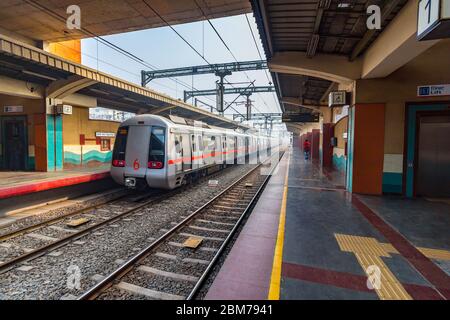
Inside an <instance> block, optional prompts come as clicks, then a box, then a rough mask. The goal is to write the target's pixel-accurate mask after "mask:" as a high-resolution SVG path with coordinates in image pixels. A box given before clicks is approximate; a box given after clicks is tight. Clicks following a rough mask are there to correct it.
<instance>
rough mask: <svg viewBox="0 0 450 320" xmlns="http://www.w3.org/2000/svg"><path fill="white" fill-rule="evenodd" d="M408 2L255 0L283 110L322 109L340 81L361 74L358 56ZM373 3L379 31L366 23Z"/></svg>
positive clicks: (256, 12) (354, 77) (350, 79)
mask: <svg viewBox="0 0 450 320" xmlns="http://www.w3.org/2000/svg"><path fill="white" fill-rule="evenodd" d="M407 2H408V1H407V0H392V1H383V0H359V1H356V0H348V1H341V0H308V1H306V0H300V1H284V0H251V3H252V8H253V11H254V13H255V17H256V21H257V25H258V30H259V33H260V36H261V40H262V43H263V46H264V50H265V53H266V56H267V59H268V62H269V70H270V71H271V73H272V77H273V79H274V84H275V87H276V90H277V94H278V97H279V100H280V102H281V106H282V110H283V112H318V109H319V107H320V106H326V105H327V102H328V93H329V92H330V91H331V90H333V89H335V88H337V85H338V84H346V83H351V82H352V81H353V80H356V79H360V78H362V72H361V70H362V69H364V66H363V62H362V61H361V59H360V57H361V56H362V55H363V54H364V53H365V52H366V51H367V50H368V48H370V47H371V46H372V44H373V43H374V42H375V41H376V40H377V38H378V37H379V36H380V34H381V33H382V32H383V31H384V30H386V27H387V26H388V25H389V24H390V23H391V21H393V19H394V18H396V16H397V15H398V13H399V12H400V11H401V10H402V9H403V7H404V6H405V4H406V3H407ZM411 2H414V1H411ZM370 5H378V6H379V7H380V9H381V20H382V21H381V22H382V29H381V30H369V29H367V27H366V22H367V18H368V16H369V15H368V14H367V8H368V7H369V6H370ZM408 19H409V20H411V19H410V17H408ZM398 42H399V43H401V42H402V41H400V40H399V41H398ZM289 126H291V127H292V125H290V124H289V125H288V127H289ZM292 128H293V129H294V130H295V127H292Z"/></svg>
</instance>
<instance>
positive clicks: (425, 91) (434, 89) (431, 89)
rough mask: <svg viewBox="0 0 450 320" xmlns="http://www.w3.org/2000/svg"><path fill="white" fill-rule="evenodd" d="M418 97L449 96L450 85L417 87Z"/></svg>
mask: <svg viewBox="0 0 450 320" xmlns="http://www.w3.org/2000/svg"><path fill="white" fill-rule="evenodd" d="M417 96H418V97H440V96H441V97H442V96H450V84H441V85H432V86H420V87H417Z"/></svg>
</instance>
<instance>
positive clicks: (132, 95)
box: [0, 35, 249, 130]
mask: <svg viewBox="0 0 450 320" xmlns="http://www.w3.org/2000/svg"><path fill="white" fill-rule="evenodd" d="M2 76H3V77H4V78H5V77H6V78H7V79H15V80H17V81H21V80H22V81H26V83H27V86H26V87H27V88H28V89H30V88H31V87H32V85H31V84H36V85H39V86H40V87H41V88H43V90H45V93H42V94H41V96H39V93H38V91H39V90H38V89H36V90H34V92H33V93H30V92H29V91H30V90H28V94H29V95H31V94H33V95H34V96H33V98H36V99H38V98H42V99H43V98H50V99H61V100H63V99H64V98H66V97H68V96H70V95H73V94H78V96H81V97H88V98H89V97H90V98H93V99H92V101H95V105H92V106H98V107H105V108H111V109H116V110H120V111H126V112H133V113H138V114H143V113H151V114H158V115H162V116H168V115H170V114H172V115H177V116H180V117H185V118H189V119H193V120H199V121H203V122H205V123H207V124H210V125H214V126H220V127H223V128H230V129H236V128H240V129H243V130H247V129H249V127H247V126H245V125H242V124H239V123H237V122H235V121H232V120H230V119H228V118H225V117H223V116H219V115H216V114H213V113H210V112H208V111H205V110H202V109H200V108H197V107H194V106H192V105H189V104H187V103H184V102H183V101H181V100H178V99H174V98H171V97H169V96H167V95H164V94H161V93H158V92H156V91H153V90H150V89H147V88H143V87H141V86H139V85H136V84H134V83H131V82H128V81H125V80H122V79H119V78H116V77H113V76H111V75H108V74H106V73H102V72H99V71H97V70H94V69H91V68H88V67H86V66H83V65H81V64H78V63H75V62H71V61H68V60H65V59H63V58H60V57H58V56H56V55H52V54H50V53H48V52H46V51H44V50H41V49H38V48H36V47H33V46H30V45H27V44H24V43H21V42H18V41H17V40H13V39H11V38H8V37H5V36H2V35H0V83H1V80H2ZM15 80H12V81H15ZM17 88H21V89H23V88H25V86H23V85H22V83H20V84H19V85H18V86H17ZM0 89H2V88H1V85H0ZM0 91H1V90H0ZM14 94H18V91H17V90H16V88H15V89H14Z"/></svg>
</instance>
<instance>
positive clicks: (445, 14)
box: [417, 0, 450, 40]
mask: <svg viewBox="0 0 450 320" xmlns="http://www.w3.org/2000/svg"><path fill="white" fill-rule="evenodd" d="M447 37H450V0H420V1H419V8H418V21H417V38H418V39H419V40H433V39H442V38H447Z"/></svg>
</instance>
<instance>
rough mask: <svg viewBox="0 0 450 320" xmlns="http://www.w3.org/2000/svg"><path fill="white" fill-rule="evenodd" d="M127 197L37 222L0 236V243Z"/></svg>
mask: <svg viewBox="0 0 450 320" xmlns="http://www.w3.org/2000/svg"><path fill="white" fill-rule="evenodd" d="M124 190H125V189H124ZM127 195H129V194H128V193H127V194H124V195H121V196H119V197H117V198H114V199H110V200H108V201H106V202H104V203H98V204H94V205H91V206H88V207H84V208H80V209H78V210H75V211H72V212H68V213H66V214H64V215H61V216H58V217H54V218H50V219H47V220H44V221H41V222H38V223H36V224H33V225H30V226H26V227H23V228H20V229H17V230H14V231H11V232H9V233H5V234H3V235H0V242H2V241H6V240H9V239H13V238H15V237H18V236H20V235H22V234H24V233H28V232H31V231H34V230H36V229H39V228H41V227H44V226H48V225H52V224H54V223H56V222H58V221H59V220H64V219H65V218H68V217H71V216H74V215H77V214H83V213H85V212H86V211H90V210H93V209H96V208H98V207H101V206H105V205H108V204H110V203H112V202H114V201H117V200H120V199H123V198H125V197H126V196H127Z"/></svg>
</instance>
